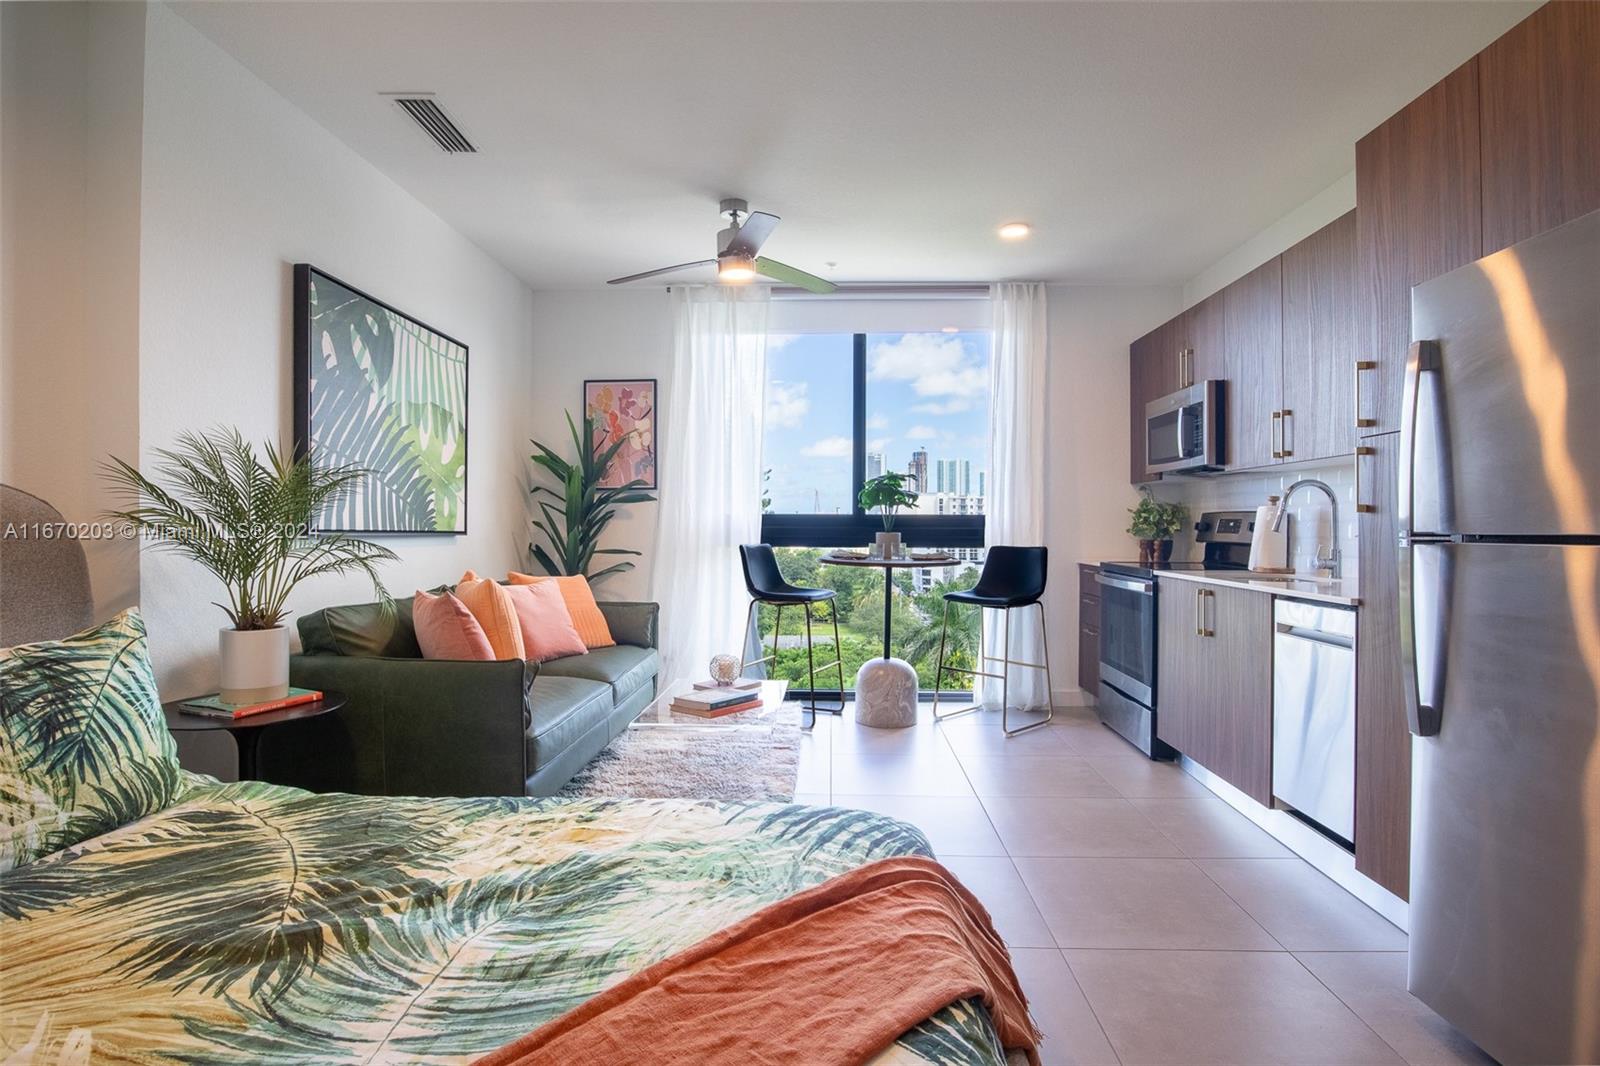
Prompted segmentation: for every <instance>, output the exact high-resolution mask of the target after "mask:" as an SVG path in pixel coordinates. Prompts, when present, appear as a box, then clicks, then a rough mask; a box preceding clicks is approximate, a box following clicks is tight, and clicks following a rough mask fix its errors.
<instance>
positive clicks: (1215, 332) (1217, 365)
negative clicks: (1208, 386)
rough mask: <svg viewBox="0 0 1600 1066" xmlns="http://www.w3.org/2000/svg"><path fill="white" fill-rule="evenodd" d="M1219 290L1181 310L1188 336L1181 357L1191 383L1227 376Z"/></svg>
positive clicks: (1224, 336)
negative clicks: (1184, 353) (1184, 354)
mask: <svg viewBox="0 0 1600 1066" xmlns="http://www.w3.org/2000/svg"><path fill="white" fill-rule="evenodd" d="M1222 301H1223V297H1222V293H1220V292H1219V293H1214V294H1212V295H1211V296H1207V297H1206V298H1205V299H1204V300H1201V301H1200V302H1199V303H1197V304H1195V305H1194V306H1193V307H1191V308H1189V310H1187V311H1185V312H1184V318H1185V319H1186V321H1187V326H1188V336H1187V337H1186V338H1185V345H1186V351H1187V352H1188V354H1187V355H1186V356H1185V357H1184V359H1185V361H1186V362H1187V363H1188V368H1189V380H1190V383H1191V384H1194V383H1197V382H1201V381H1206V380H1208V379H1210V378H1225V377H1227V376H1228V364H1227V345H1226V343H1225V340H1226V338H1227V329H1226V324H1225V315H1224V313H1223V308H1222Z"/></svg>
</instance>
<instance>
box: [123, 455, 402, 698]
mask: <svg viewBox="0 0 1600 1066" xmlns="http://www.w3.org/2000/svg"><path fill="white" fill-rule="evenodd" d="M156 455H157V457H158V458H159V462H158V464H157V465H156V468H155V470H154V471H153V476H146V475H145V474H143V473H141V472H140V471H139V470H138V468H136V467H135V466H133V465H132V464H130V463H127V462H124V461H123V460H121V459H118V458H115V457H113V458H112V459H111V461H110V462H109V463H108V464H106V467H105V476H106V479H107V481H109V482H110V484H111V486H112V489H113V491H114V492H116V493H117V494H118V495H120V496H122V497H124V498H126V500H127V502H128V506H127V507H126V508H124V509H123V510H118V511H111V512H109V517H111V518H113V519H120V520H122V521H124V522H127V523H128V524H129V525H130V526H132V527H133V529H134V530H135V531H137V532H138V533H139V534H141V535H142V536H144V537H146V538H148V539H149V540H150V541H151V542H152V544H153V545H154V546H155V547H157V548H161V549H164V550H168V551H173V552H176V553H178V554H179V555H183V556H187V557H188V558H190V559H192V560H194V561H195V562H197V563H199V564H200V565H201V566H203V567H205V568H206V569H207V570H209V571H211V573H212V574H214V575H216V577H217V580H219V581H221V582H222V584H223V587H224V588H225V589H226V590H227V602H226V603H219V604H217V606H218V607H220V608H222V611H223V613H224V614H226V615H227V616H228V621H229V622H230V623H232V624H231V625H229V626H228V627H227V628H224V629H223V630H222V631H221V633H220V634H219V636H218V639H217V649H218V652H219V656H220V659H221V670H220V673H221V685H220V689H221V693H220V694H221V696H222V698H223V699H224V700H225V701H227V702H229V703H255V702H260V701H264V700H272V699H281V698H282V697H283V696H285V695H287V694H288V691H289V630H288V627H287V626H285V625H284V619H285V618H286V617H287V615H288V609H287V606H286V604H287V603H288V599H289V594H290V593H291V592H293V591H294V588H295V586H297V585H299V584H300V582H302V581H305V580H306V579H307V578H311V577H315V576H317V575H319V574H348V573H361V574H365V575H366V576H367V577H368V578H369V579H371V581H372V587H373V589H374V590H375V591H376V593H377V594H378V598H379V599H380V600H381V601H383V602H384V603H385V604H388V603H389V602H390V601H389V597H388V594H387V592H385V591H384V587H383V582H382V581H381V580H379V578H378V571H377V564H379V563H382V562H392V561H394V560H395V558H396V556H395V554H394V553H393V552H392V551H390V550H389V549H388V548H383V547H380V546H378V545H376V544H373V543H371V542H369V541H365V540H361V539H359V538H357V537H352V536H350V535H348V534H344V533H326V534H317V535H313V534H312V533H311V532H310V528H311V520H312V518H313V517H314V516H316V515H317V514H319V513H320V512H321V511H322V510H323V508H325V507H327V506H328V505H330V504H332V503H335V502H337V501H338V500H340V499H342V498H343V497H344V496H345V495H346V494H348V493H349V492H351V491H353V490H354V489H355V487H356V485H357V483H359V482H360V481H361V479H362V478H364V477H366V476H367V472H366V471H365V470H361V469H359V468H356V467H336V468H332V469H327V468H317V467H314V466H313V465H312V464H311V457H310V456H309V455H306V456H302V457H301V458H299V459H293V460H291V459H289V458H286V457H285V456H284V455H283V454H282V453H281V452H279V451H278V449H277V448H275V447H273V446H272V445H271V444H268V445H267V446H266V457H265V460H264V461H263V459H262V458H261V457H260V456H259V455H257V453H256V450H255V448H254V446H253V445H251V444H250V442H249V441H246V440H245V439H244V437H243V436H241V435H240V433H239V431H238V430H236V429H213V430H209V431H207V432H206V433H203V434H200V433H185V434H184V435H183V436H182V437H180V438H178V442H177V445H176V446H175V447H173V448H171V449H161V450H158V451H157V452H156Z"/></svg>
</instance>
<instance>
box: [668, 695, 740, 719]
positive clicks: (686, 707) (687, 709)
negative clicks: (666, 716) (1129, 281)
mask: <svg viewBox="0 0 1600 1066" xmlns="http://www.w3.org/2000/svg"><path fill="white" fill-rule="evenodd" d="M760 706H761V697H760V696H759V695H751V694H749V693H746V694H745V698H744V699H743V700H741V701H740V702H738V703H728V704H721V705H719V706H716V707H710V708H707V707H703V706H700V705H699V704H693V703H681V702H679V701H678V700H673V701H672V710H673V711H675V712H676V713H678V714H692V715H694V716H695V717H696V718H721V717H722V716H723V715H725V714H737V713H739V712H740V711H752V710H755V709H756V708H757V707H760Z"/></svg>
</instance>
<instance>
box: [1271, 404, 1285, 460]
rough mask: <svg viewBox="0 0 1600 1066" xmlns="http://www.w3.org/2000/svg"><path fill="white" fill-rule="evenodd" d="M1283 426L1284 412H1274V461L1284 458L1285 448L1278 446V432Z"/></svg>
mask: <svg viewBox="0 0 1600 1066" xmlns="http://www.w3.org/2000/svg"><path fill="white" fill-rule="evenodd" d="M1282 426H1283V412H1282V411H1274V412H1272V457H1273V458H1274V459H1282V458H1283V448H1282V447H1281V446H1280V445H1279V444H1278V432H1279V430H1280V429H1281V428H1282Z"/></svg>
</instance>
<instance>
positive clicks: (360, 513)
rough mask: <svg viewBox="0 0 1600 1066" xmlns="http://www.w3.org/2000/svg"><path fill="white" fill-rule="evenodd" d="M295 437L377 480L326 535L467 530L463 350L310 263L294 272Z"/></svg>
mask: <svg viewBox="0 0 1600 1066" xmlns="http://www.w3.org/2000/svg"><path fill="white" fill-rule="evenodd" d="M294 364H295V384H294V437H295V441H294V443H295V451H296V454H297V455H303V454H305V453H306V452H307V451H309V452H310V454H311V461H312V464H313V465H314V466H319V467H324V466H325V467H338V466H358V467H361V468H362V469H365V470H368V471H370V474H369V475H368V476H367V477H366V478H365V479H364V480H363V482H362V483H361V486H360V488H359V489H358V490H357V491H356V492H353V493H350V494H349V495H348V496H346V497H345V498H344V499H341V500H338V501H336V502H334V503H332V504H330V505H329V506H328V507H327V508H326V509H325V510H324V511H323V512H322V513H321V514H319V515H317V516H316V517H315V519H314V523H313V530H314V531H315V532H319V533H326V532H346V533H465V532H466V531H467V346H466V345H465V344H462V343H461V342H460V341H458V340H456V339H455V338H454V337H450V336H448V335H446V334H444V333H440V332H439V331H438V330H436V329H434V328H433V327H431V326H429V325H426V324H425V323H423V322H419V321H418V320H417V319H415V318H412V317H411V316H410V315H408V314H405V313H404V312H402V311H399V310H396V309H395V308H393V307H391V306H390V305H388V304H386V303H384V302H383V301H382V300H379V299H377V298H376V297H373V296H369V295H367V294H366V293H364V292H362V291H361V290H360V289H357V288H355V287H353V286H351V285H347V284H345V283H344V282H342V281H340V280H339V279H338V278H335V277H333V276H332V275H329V274H326V273H324V272H322V271H320V270H318V269H317V268H316V267H313V266H311V265H310V264H309V263H297V264H296V265H295V268H294Z"/></svg>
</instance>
